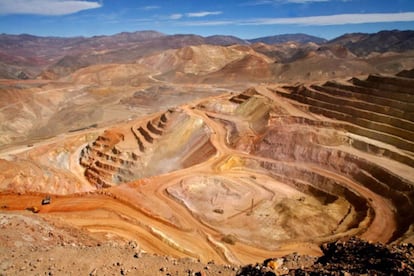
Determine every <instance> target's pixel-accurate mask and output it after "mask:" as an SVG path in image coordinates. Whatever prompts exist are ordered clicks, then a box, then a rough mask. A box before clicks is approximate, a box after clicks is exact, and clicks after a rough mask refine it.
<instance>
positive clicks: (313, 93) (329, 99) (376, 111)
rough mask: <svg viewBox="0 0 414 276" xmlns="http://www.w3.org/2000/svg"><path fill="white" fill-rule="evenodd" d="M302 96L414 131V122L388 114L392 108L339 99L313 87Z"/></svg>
mask: <svg viewBox="0 0 414 276" xmlns="http://www.w3.org/2000/svg"><path fill="white" fill-rule="evenodd" d="M316 88H317V87H316ZM301 94H302V95H304V96H306V97H311V98H313V99H316V100H318V101H321V102H325V103H328V104H331V105H332V107H333V108H334V107H339V108H340V111H343V112H345V113H347V114H352V115H355V116H358V117H361V118H365V119H368V120H371V121H375V122H378V123H383V124H388V125H391V126H394V127H396V128H402V129H405V130H408V131H414V122H412V121H409V120H403V119H400V118H398V117H394V116H392V115H390V114H386V113H389V112H390V111H391V108H389V107H380V106H377V105H373V104H370V103H364V102H359V101H354V100H349V99H346V98H341V97H337V96H335V95H329V94H326V93H321V92H319V91H318V90H315V89H313V87H312V88H310V87H306V88H305V89H303V90H302V91H301ZM391 112H392V111H391ZM384 113H385V114H384ZM394 113H398V112H394ZM400 113H401V112H400ZM400 115H402V114H400Z"/></svg>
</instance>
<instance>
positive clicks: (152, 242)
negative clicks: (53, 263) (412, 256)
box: [0, 72, 414, 264]
mask: <svg viewBox="0 0 414 276" xmlns="http://www.w3.org/2000/svg"><path fill="white" fill-rule="evenodd" d="M411 77H412V74H411V75H410V74H409V73H407V72H406V75H404V76H388V77H385V76H370V77H368V78H360V79H352V80H351V81H333V82H327V83H324V84H320V83H319V84H312V85H299V86H286V85H276V84H275V85H261V86H256V87H254V88H251V89H247V90H245V91H244V92H242V93H233V92H226V93H224V94H223V93H217V90H215V91H214V96H210V97H208V98H198V99H192V101H191V102H189V103H187V104H183V105H177V106H176V107H171V108H167V107H164V108H159V110H155V111H157V112H156V113H152V114H149V115H140V116H139V117H137V118H134V117H133V116H128V117H127V118H124V120H118V121H117V124H116V126H112V127H106V126H105V127H100V126H93V127H91V128H82V129H77V130H76V131H71V132H67V133H66V134H62V135H59V136H56V137H53V138H50V139H44V140H42V141H41V142H39V143H34V144H33V145H30V146H29V147H27V145H24V146H20V147H19V146H16V147H15V148H6V149H3V151H2V155H1V158H2V159H0V185H1V189H2V194H1V197H0V205H1V206H2V208H3V209H4V210H25V209H27V208H29V209H31V210H32V211H35V212H37V211H38V213H36V215H37V216H41V217H45V218H47V219H49V220H52V221H53V220H57V221H64V222H65V223H68V224H69V225H72V226H73V227H75V228H82V229H86V230H88V231H89V232H90V233H91V235H92V236H94V237H95V238H97V239H99V238H102V235H103V234H105V235H107V236H108V235H112V236H113V237H117V238H118V239H125V240H134V241H136V242H137V244H139V246H140V248H141V249H142V250H144V251H146V252H149V253H157V254H162V255H169V256H173V257H190V258H194V259H200V260H202V261H204V262H207V261H210V260H214V261H215V262H216V263H233V264H247V263H254V262H258V261H261V260H263V259H266V258H268V257H269V256H272V257H277V256H282V255H286V254H289V253H292V252H299V253H303V254H309V255H319V254H320V253H321V252H320V249H319V245H320V244H321V243H323V242H328V241H331V240H336V239H338V238H341V237H348V236H354V235H356V236H359V237H361V238H363V239H365V240H370V241H379V242H383V243H389V242H393V241H396V240H399V241H407V242H412V241H413V239H414V238H413V237H414V235H413V234H412V230H413V222H414V217H413V213H412V210H413V200H414V169H413V164H414V160H413V158H414V157H413V152H414V122H413V121H414V120H413V118H414V117H413V111H414V90H413V87H414V79H412V78H411ZM142 93H144V92H142ZM139 99H141V97H136V98H135V99H134V94H131V98H130V99H129V101H127V103H128V104H129V105H131V106H133V105H134V104H142V103H141V102H140V103H136V102H134V100H135V101H139ZM46 194H50V195H51V204H47V205H42V204H41V201H42V199H43V198H44V197H45V195H46Z"/></svg>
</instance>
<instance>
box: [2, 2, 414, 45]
mask: <svg viewBox="0 0 414 276" xmlns="http://www.w3.org/2000/svg"><path fill="white" fill-rule="evenodd" d="M391 29H400V30H414V0H177V1H173V0H153V1H141V0H0V33H8V34H21V33H27V34H33V35H40V36H93V35H110V34H115V33H119V32H124V31H126V32H133V31H140V30H156V31H159V32H162V33H166V34H178V33H180V34H183V33H186V34H188V33H192V34H198V35H203V36H208V35H214V34H222V35H235V36H238V37H240V38H246V39H248V38H255V37H261V36H270V35H276V34H285V33H307V34H311V35H315V36H320V37H324V38H327V39H331V38H335V37H337V36H339V35H342V34H344V33H350V32H369V33H372V32H377V31H379V30H391Z"/></svg>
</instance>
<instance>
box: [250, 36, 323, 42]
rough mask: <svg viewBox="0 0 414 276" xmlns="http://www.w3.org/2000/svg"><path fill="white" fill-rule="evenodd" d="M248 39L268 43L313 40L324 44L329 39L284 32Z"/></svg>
mask: <svg viewBox="0 0 414 276" xmlns="http://www.w3.org/2000/svg"><path fill="white" fill-rule="evenodd" d="M248 41H249V42H251V43H257V42H262V43H266V44H279V43H285V42H298V43H309V42H313V43H317V44H322V43H324V42H326V41H327V40H326V39H324V38H320V37H316V36H312V35H307V34H283V35H274V36H265V37H259V38H255V39H249V40H248Z"/></svg>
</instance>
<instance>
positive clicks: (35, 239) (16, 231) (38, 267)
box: [0, 212, 414, 275]
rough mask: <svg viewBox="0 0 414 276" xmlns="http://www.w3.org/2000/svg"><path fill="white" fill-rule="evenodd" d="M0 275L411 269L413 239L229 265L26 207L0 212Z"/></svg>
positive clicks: (339, 245) (326, 247) (355, 242)
mask: <svg viewBox="0 0 414 276" xmlns="http://www.w3.org/2000/svg"><path fill="white" fill-rule="evenodd" d="M0 228H1V231H0V275H361V274H366V275H413V273H414V245H412V244H399V245H389V246H388V245H387V246H386V245H383V244H380V243H369V242H366V241H363V240H361V239H358V238H350V239H348V240H346V241H345V240H344V241H337V242H332V243H325V244H323V245H322V246H321V250H322V252H323V255H322V256H320V257H313V256H307V255H299V254H296V253H293V254H289V255H286V256H284V257H280V258H274V259H273V258H270V259H267V260H265V261H264V262H263V263H261V264H258V263H257V264H254V265H252V264H251V265H247V266H243V267H240V266H235V265H220V264H216V263H215V262H214V261H210V262H208V263H203V262H201V261H200V260H197V259H191V258H181V259H180V258H173V257H168V256H160V255H153V254H148V253H145V252H144V251H143V250H141V248H140V247H139V245H137V243H136V242H133V241H124V240H120V239H116V238H114V237H109V236H104V237H102V238H101V239H100V241H98V240H96V239H95V238H94V237H91V235H90V233H88V232H87V231H84V230H82V229H74V228H71V227H69V226H68V225H66V224H64V223H62V224H60V223H57V222H55V221H54V222H52V221H50V220H48V218H47V217H45V218H44V217H41V216H38V215H36V214H31V213H29V212H11V213H10V212H7V213H4V212H3V213H1V214H0Z"/></svg>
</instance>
